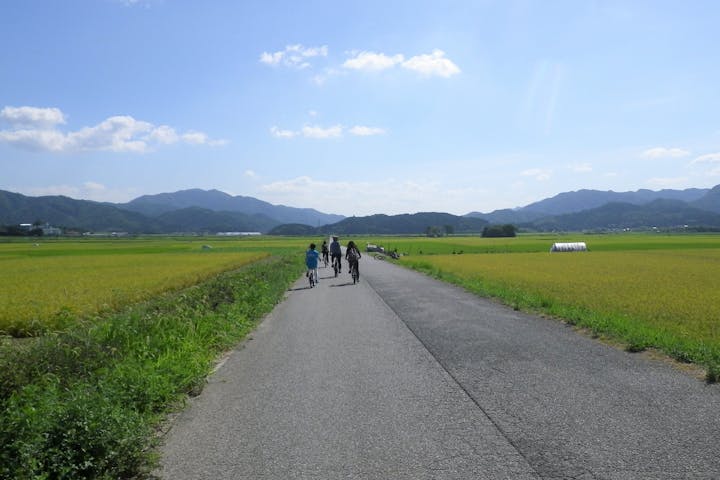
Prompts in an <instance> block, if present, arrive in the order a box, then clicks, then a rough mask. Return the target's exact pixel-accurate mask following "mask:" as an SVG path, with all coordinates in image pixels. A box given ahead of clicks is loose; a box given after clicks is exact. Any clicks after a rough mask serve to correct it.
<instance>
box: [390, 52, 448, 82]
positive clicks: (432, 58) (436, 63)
mask: <svg viewBox="0 0 720 480" xmlns="http://www.w3.org/2000/svg"><path fill="white" fill-rule="evenodd" d="M402 66H403V67H404V68H407V69H409V70H414V71H416V72H419V73H421V74H423V75H428V76H432V75H437V76H440V77H445V78H448V77H451V76H453V75H456V74H458V73H460V68H459V67H458V66H457V65H455V64H454V63H453V62H452V60H450V59H449V58H445V52H443V51H442V50H438V49H435V50H433V52H432V53H431V54H429V55H417V56H414V57H411V58H410V59H408V60H407V61H405V62H403V63H402Z"/></svg>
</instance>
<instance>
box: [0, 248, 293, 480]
mask: <svg viewBox="0 0 720 480" xmlns="http://www.w3.org/2000/svg"><path fill="white" fill-rule="evenodd" d="M301 270H302V259H301V257H300V256H299V255H297V253H295V254H282V255H273V256H271V257H269V258H266V259H264V260H260V261H258V262H255V263H252V264H248V265H245V266H243V267H242V268H240V269H238V270H234V271H231V272H226V273H223V274H220V275H218V276H215V277H213V278H210V279H208V280H206V281H205V282H203V283H201V284H199V285H196V286H193V287H189V288H186V289H183V290H180V291H175V292H171V293H166V294H164V295H161V296H159V297H157V298H154V299H152V300H149V301H147V302H146V303H143V304H135V305H131V306H127V307H125V308H123V309H122V310H121V311H119V312H116V313H113V314H109V315H106V316H102V317H97V318H87V319H84V320H81V319H76V321H74V322H69V326H68V328H66V329H65V330H64V331H62V332H58V333H49V334H47V335H43V336H40V337H37V338H26V339H11V338H8V337H5V338H4V339H2V341H0V478H8V479H10V478H29V479H30V478H35V479H51V478H73V479H76V478H77V479H90V478H93V479H117V478H143V477H144V476H147V475H149V472H150V471H151V469H152V468H153V465H154V462H155V460H156V459H155V457H154V454H153V453H152V451H153V450H152V447H153V446H154V445H155V444H156V441H157V436H156V434H155V431H156V429H157V428H158V426H159V424H160V422H161V421H162V419H163V417H164V415H165V414H167V413H168V412H169V411H171V410H173V409H176V408H179V407H180V406H181V405H182V403H183V399H184V398H185V397H186V395H188V394H197V393H199V391H200V390H201V389H202V386H203V384H204V381H205V377H206V375H207V374H208V372H209V371H210V369H211V368H212V365H213V362H214V361H215V360H216V358H217V356H218V355H219V354H220V353H221V352H222V351H225V350H227V349H228V348H230V347H231V346H233V345H235V344H237V342H238V341H240V340H241V339H242V338H243V337H244V336H245V335H246V334H247V333H248V332H249V331H250V330H251V329H252V328H253V327H254V326H255V325H256V323H257V322H258V320H259V319H260V318H261V317H262V316H263V315H264V314H266V313H267V312H269V311H270V310H271V309H272V308H273V306H274V305H275V304H276V303H277V302H278V301H280V300H281V298H282V296H283V294H284V292H285V291H286V290H287V288H288V286H289V285H290V284H291V283H292V282H293V281H294V280H295V279H297V277H298V275H299V273H300V271H301Z"/></svg>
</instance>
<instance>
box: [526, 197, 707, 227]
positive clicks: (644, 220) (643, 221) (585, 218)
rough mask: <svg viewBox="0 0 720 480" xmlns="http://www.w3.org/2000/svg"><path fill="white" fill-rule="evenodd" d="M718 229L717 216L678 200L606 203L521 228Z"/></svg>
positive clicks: (545, 218) (549, 217) (537, 221)
mask: <svg viewBox="0 0 720 480" xmlns="http://www.w3.org/2000/svg"><path fill="white" fill-rule="evenodd" d="M685 225H687V226H688V227H709V226H712V227H718V226H720V214H718V213H713V212H709V211H707V210H700V209H698V208H694V207H692V206H690V205H689V204H687V203H685V202H682V201H679V200H665V199H658V200H655V201H653V202H650V203H648V204H645V205H634V204H630V203H609V204H607V205H604V206H602V207H599V208H593V209H589V210H584V211H582V212H577V213H569V214H565V215H556V216H548V217H543V218H541V219H539V220H535V221H533V222H529V223H527V224H524V225H522V226H523V227H524V228H529V229H533V230H541V231H552V230H563V231H580V230H598V229H609V230H618V229H625V228H631V229H639V228H652V227H658V228H676V227H684V226H685Z"/></svg>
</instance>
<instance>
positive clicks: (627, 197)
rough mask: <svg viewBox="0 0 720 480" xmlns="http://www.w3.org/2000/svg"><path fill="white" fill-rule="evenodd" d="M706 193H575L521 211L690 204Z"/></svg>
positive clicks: (560, 211)
mask: <svg viewBox="0 0 720 480" xmlns="http://www.w3.org/2000/svg"><path fill="white" fill-rule="evenodd" d="M708 191H709V190H708V189H700V188H690V189H687V190H660V191H653V190H637V191H635V192H613V191H608V192H603V191H600V190H578V191H576V192H565V193H560V194H558V195H555V196H554V197H552V198H546V199H545V200H541V201H539V202H534V203H531V204H529V205H526V206H525V207H523V208H522V210H523V211H526V212H537V213H542V214H545V215H562V214H565V213H574V212H581V211H583V210H589V209H591V208H597V207H602V206H603V205H605V204H608V203H630V204H633V205H643V204H646V203H650V202H652V201H654V200H658V199H666V200H680V201H683V202H692V201H695V200H698V199H699V198H701V197H702V196H704V195H705V194H706V193H707V192H708Z"/></svg>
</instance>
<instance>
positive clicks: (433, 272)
mask: <svg viewBox="0 0 720 480" xmlns="http://www.w3.org/2000/svg"><path fill="white" fill-rule="evenodd" d="M402 264H403V265H405V266H408V267H410V268H413V269H414V270H417V271H419V272H422V273H425V274H426V275H429V276H432V277H434V278H437V279H439V280H443V281H446V282H449V283H453V284H455V285H458V286H461V287H463V288H465V289H466V290H468V291H470V292H472V293H475V294H477V295H481V296H485V297H492V298H497V299H499V300H500V301H502V302H503V303H504V304H506V305H508V306H511V307H512V308H514V309H515V310H523V311H530V312H536V313H543V314H547V315H550V316H552V317H556V318H561V319H563V320H564V321H565V322H567V323H568V324H571V325H576V326H579V327H582V328H586V329H588V330H589V331H590V332H591V334H593V335H595V336H605V337H606V338H608V339H612V340H614V341H619V342H621V343H623V344H624V345H625V349H626V350H627V351H629V352H640V351H643V350H646V349H648V348H656V349H657V350H659V351H661V352H663V353H664V354H666V355H668V356H670V357H672V358H673V359H675V360H677V361H679V362H682V363H694V364H697V365H701V366H703V367H704V368H705V370H706V375H705V380H706V381H707V382H708V383H715V382H718V381H720V346H718V345H717V344H716V343H710V342H708V341H705V340H703V339H701V338H695V337H693V336H692V335H681V334H678V333H676V332H674V331H672V330H669V329H664V328H653V326H651V325H648V324H645V323H643V322H640V321H638V320H637V319H636V318H634V317H633V316H632V315H628V314H621V313H616V312H607V311H598V310H595V309H592V308H588V307H584V306H579V305H577V304H572V303H569V302H564V301H561V300H559V299H558V298H555V297H553V296H551V295H547V294H543V293H539V292H531V291H529V290H527V289H523V288H518V287H513V286H509V285H508V284H506V283H503V282H500V281H493V280H491V279H488V278H485V277H482V276H480V275H474V276H471V277H468V276H463V275H457V274H455V273H454V272H452V271H449V270H447V269H443V268H441V267H438V266H437V265H434V264H433V263H431V262H427V261H415V260H413V261H403V262H402Z"/></svg>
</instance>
